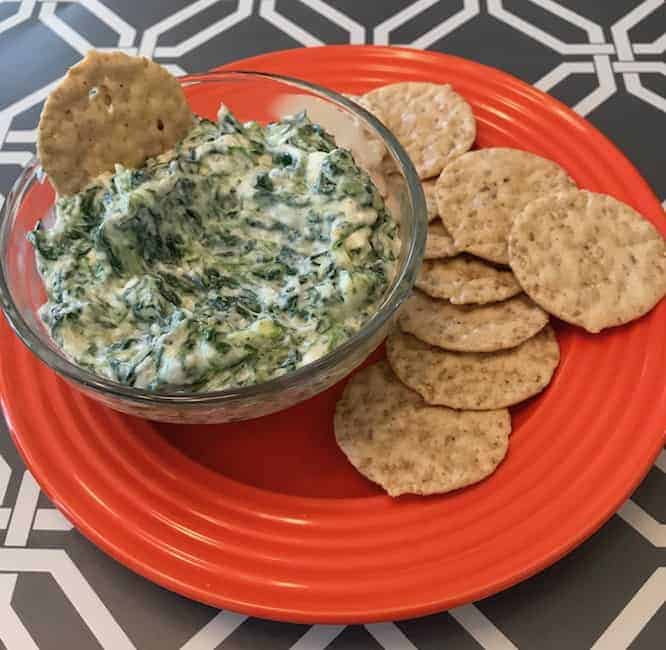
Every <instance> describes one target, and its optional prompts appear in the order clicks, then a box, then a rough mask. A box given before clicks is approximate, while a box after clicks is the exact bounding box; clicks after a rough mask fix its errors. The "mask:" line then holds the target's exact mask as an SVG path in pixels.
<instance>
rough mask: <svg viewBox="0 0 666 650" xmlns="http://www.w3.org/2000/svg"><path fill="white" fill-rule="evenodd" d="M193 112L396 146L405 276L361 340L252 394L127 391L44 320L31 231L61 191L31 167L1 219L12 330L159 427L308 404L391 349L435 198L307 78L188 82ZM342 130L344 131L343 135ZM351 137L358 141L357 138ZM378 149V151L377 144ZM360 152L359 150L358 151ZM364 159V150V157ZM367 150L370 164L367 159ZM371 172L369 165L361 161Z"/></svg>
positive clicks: (362, 117)
mask: <svg viewBox="0 0 666 650" xmlns="http://www.w3.org/2000/svg"><path fill="white" fill-rule="evenodd" d="M180 81H181V83H182V85H183V87H184V90H185V93H186V95H187V97H188V101H189V102H190V105H191V106H192V110H193V111H194V112H195V113H197V114H198V115H202V116H204V117H208V118H210V119H215V116H216V113H217V109H218V106H219V104H220V102H221V101H223V102H224V103H225V104H226V105H227V106H228V107H229V108H230V109H231V110H232V111H233V112H234V113H235V114H236V116H237V117H239V118H240V119H241V120H242V121H246V120H257V121H260V122H267V121H273V120H276V119H279V118H280V117H282V116H283V115H285V114H288V113H293V112H294V108H297V107H298V106H299V104H303V105H307V106H309V107H314V108H313V110H312V111H311V112H314V113H317V114H315V115H314V118H313V121H317V118H318V115H319V116H321V117H322V120H320V121H322V122H326V121H327V120H330V119H331V115H333V118H332V122H331V123H329V124H326V123H325V124H323V126H324V127H325V128H327V129H328V130H329V131H331V132H332V133H333V135H334V136H336V139H338V142H339V143H341V142H342V143H343V144H348V143H349V142H350V141H351V142H352V145H353V141H354V137H353V134H354V131H356V132H358V131H359V129H360V130H364V132H365V133H370V134H372V135H373V136H374V137H375V138H376V139H378V140H379V141H380V142H381V143H383V145H384V146H385V148H386V158H385V161H384V162H385V163H386V161H388V162H389V165H390V167H391V171H392V174H391V182H390V184H388V186H387V187H388V190H387V191H388V198H387V201H389V205H390V208H391V210H392V211H393V214H394V216H395V217H396V218H397V220H398V221H399V224H400V232H401V239H402V251H401V254H400V258H399V262H398V265H397V272H396V275H395V278H394V280H393V282H392V284H391V286H390V287H389V288H388V289H387V291H386V293H385V295H384V296H383V298H382V300H381V301H380V303H379V305H378V309H377V311H376V313H375V314H374V316H372V317H371V318H370V319H369V320H368V321H367V322H366V323H365V325H364V326H363V327H362V328H361V330H360V331H359V332H357V333H356V334H355V335H354V336H352V337H351V338H349V339H348V340H347V341H346V342H344V343H343V344H342V345H340V346H339V347H338V348H336V349H335V350H333V351H332V352H330V353H329V354H327V355H326V356H324V357H321V358H320V359H318V360H316V361H314V362H312V363H310V364H308V365H306V366H303V367H302V368H299V369H297V370H295V371H292V372H289V373H288V374H285V375H283V376H281V377H278V378H275V379H272V380H270V381H266V382H263V383H260V384H256V385H252V386H244V387H239V388H230V389H227V390H223V391H216V392H208V393H184V392H177V393H176V392H171V393H167V392H159V393H157V392H152V391H147V390H143V389H139V388H133V387H131V386H126V385H124V384H119V383H116V382H114V381H111V380H109V379H106V378H104V377H101V376H98V375H96V374H94V373H92V372H90V371H87V370H84V369H82V368H80V367H78V366H77V365H75V364H74V363H72V362H71V361H69V360H68V359H67V358H66V357H65V356H64V354H63V353H62V352H61V351H60V350H59V348H58V347H57V346H56V345H55V343H54V342H53V341H52V340H51V338H50V336H49V334H48V332H47V330H46V328H45V327H44V325H43V324H42V322H41V320H40V319H39V316H38V309H39V307H40V306H41V305H42V304H43V303H44V302H45V300H46V294H45V291H44V287H43V284H42V280H41V278H40V276H39V274H38V272H37V268H36V263H35V255H34V250H33V247H32V245H31V244H30V242H29V241H28V240H27V238H26V235H27V233H28V232H29V231H30V230H31V229H32V228H33V226H34V225H35V222H36V221H37V220H38V219H41V220H45V221H47V223H48V220H49V217H51V218H52V214H53V207H54V200H55V196H54V192H53V190H52V188H51V185H50V183H48V182H46V181H44V178H43V175H42V173H41V168H40V165H39V161H38V160H37V159H36V158H35V159H33V160H31V161H30V163H28V165H26V167H25V168H24V170H23V171H22V173H21V175H20V177H19V178H18V180H17V181H16V183H15V185H14V187H13V188H12V191H11V192H10V193H9V195H8V197H7V200H6V202H5V204H4V206H3V209H2V212H1V213H0V255H1V265H0V267H1V271H0V300H1V301H2V308H3V310H4V312H5V316H6V318H7V320H8V321H9V323H10V325H11V326H12V328H13V329H14V331H15V332H16V334H17V335H18V336H19V337H20V339H21V340H22V341H23V343H25V345H26V346H27V347H28V348H29V349H30V350H31V351H32V352H33V353H34V354H35V355H36V356H37V357H38V358H39V359H40V360H41V361H42V362H43V363H44V364H46V365H47V366H48V367H49V368H51V369H52V370H54V371H55V372H56V373H58V374H59V375H60V376H61V377H62V378H63V379H64V380H65V381H67V382H69V383H70V384H71V385H72V386H74V387H75V388H77V389H78V390H80V391H82V392H83V393H85V394H86V395H88V396H90V397H91V398H93V399H95V400H97V401H99V402H101V403H103V404H105V405H107V406H110V407H111V408H113V409H116V410H118V411H122V412H124V413H129V414H131V415H136V416H140V417H145V418H149V419H153V420H160V421H165V422H179V423H216V422H230V421H238V420H245V419H250V418H255V417H259V416H262V415H267V414H269V413H273V412H275V411H278V410H282V409H285V408H287V407H289V406H292V405H294V404H296V403H297V402H302V401H304V400H307V399H309V398H310V397H313V396H314V395H316V394H317V393H320V392H321V391H323V390H325V389H326V388H328V387H330V386H331V385H333V384H334V383H336V382H337V381H339V380H340V379H342V378H343V377H344V376H345V375H347V374H349V373H350V372H351V371H352V370H354V368H356V367H357V366H358V365H359V364H361V363H362V362H363V360H364V359H366V358H367V357H368V355H369V354H370V353H371V352H373V351H374V350H375V349H376V348H377V347H378V346H379V345H380V343H381V342H382V340H383V339H384V337H385V336H386V333H387V331H388V329H389V327H390V326H391V324H392V321H393V319H394V316H395V314H396V312H397V310H398V308H399V307H400V305H401V304H402V303H403V301H404V300H405V299H406V298H407V297H408V296H409V294H410V292H411V290H412V287H413V284H414V280H415V277H416V273H417V271H418V268H419V266H420V263H421V259H422V257H423V251H424V247H425V239H426V232H427V219H426V216H425V215H426V208H425V199H424V196H423V192H422V190H421V184H420V182H419V179H418V176H417V175H416V172H415V170H414V167H413V166H412V164H411V162H410V160H409V157H408V156H407V154H406V153H405V152H404V150H403V149H402V147H401V146H400V145H399V144H398V142H397V141H396V139H395V138H394V137H393V136H392V135H391V133H390V132H389V131H388V130H387V129H386V128H385V127H384V126H383V125H382V124H381V123H380V122H378V121H377V120H376V119H375V118H374V117H373V116H372V115H370V114H369V113H367V112H366V111H365V110H363V109H362V108H361V107H360V106H358V105H357V104H355V103H354V102H353V101H350V100H349V99H347V98H346V97H344V96H342V95H339V94H338V93H335V92H333V91H331V90H328V89H326V88H321V87H318V86H315V85H312V84H309V83H306V82H303V81H299V80H297V79H291V78H288V77H282V76H278V75H270V74H264V73H255V72H210V73H205V74H199V75H190V76H186V77H182V78H181V79H180ZM336 131H337V133H336ZM350 136H351V140H350ZM375 144H377V143H375ZM350 148H352V151H354V147H353V146H351V145H350ZM354 153H355V155H356V156H357V159H358V155H359V152H354ZM363 155H364V154H363V152H360V156H361V157H363ZM359 164H361V166H363V161H362V160H361V161H359Z"/></svg>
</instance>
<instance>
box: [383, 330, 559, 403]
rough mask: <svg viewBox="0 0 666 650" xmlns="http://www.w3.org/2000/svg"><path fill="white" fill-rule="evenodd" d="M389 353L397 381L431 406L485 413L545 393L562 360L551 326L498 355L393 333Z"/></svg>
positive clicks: (389, 340)
mask: <svg viewBox="0 0 666 650" xmlns="http://www.w3.org/2000/svg"><path fill="white" fill-rule="evenodd" d="M386 353H387V357H388V360H389V363H390V364H391V367H392V368H393V371H394V372H395V374H396V375H397V376H398V378H399V379H400V380H401V381H402V382H404V383H405V384H406V385H407V386H408V387H409V388H412V389H413V390H415V391H417V392H418V393H419V394H420V395H421V396H422V397H423V399H425V401H426V402H428V403H429V404H440V405H443V406H449V407H451V408H456V409H470V410H481V411H482V410H487V409H497V408H503V407H506V406H511V405H512V404H517V403H518V402H522V401H523V400H526V399H527V398H529V397H532V396H533V395H536V394H537V393H539V392H541V391H542V390H543V389H544V388H545V387H546V386H547V385H548V384H549V383H550V380H551V377H552V376H553V372H554V371H555V368H556V367H557V364H558V363H559V360H560V350H559V346H558V344H557V339H556V338H555V333H554V332H553V329H552V328H551V327H550V326H549V325H546V327H544V328H543V329H542V330H541V332H539V333H538V334H537V335H536V336H534V337H533V338H531V339H528V340H527V341H525V342H524V343H521V344H520V345H519V346H517V347H515V348H511V349H510V350H501V351H499V352H450V351H449V350H442V349H441V348H438V347H434V346H432V345H428V344H427V343H423V341H419V339H417V338H416V337H414V336H412V335H411V334H404V333H402V332H394V333H392V334H391V335H390V336H389V338H388V340H387V344H386Z"/></svg>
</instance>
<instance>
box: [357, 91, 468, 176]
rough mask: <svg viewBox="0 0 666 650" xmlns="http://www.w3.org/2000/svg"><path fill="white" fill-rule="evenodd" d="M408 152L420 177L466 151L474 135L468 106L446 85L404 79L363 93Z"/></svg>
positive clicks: (436, 172)
mask: <svg viewBox="0 0 666 650" xmlns="http://www.w3.org/2000/svg"><path fill="white" fill-rule="evenodd" d="M365 97H366V98H367V99H368V100H369V101H370V103H371V105H373V106H376V107H377V108H378V109H379V110H380V111H381V112H382V113H383V115H384V117H385V121H384V123H385V124H386V126H387V127H388V128H389V129H390V130H391V131H392V132H393V134H394V135H395V137H396V138H397V139H398V140H399V141H400V143H401V144H402V145H403V147H404V148H405V150H406V151H407V153H408V154H409V156H410V158H411V159H412V162H413V163H414V167H415V168H416V171H417V173H418V175H419V177H420V178H432V177H433V176H436V175H437V174H439V173H440V172H441V171H442V169H443V168H444V166H445V165H446V164H448V163H449V162H450V161H451V160H453V159H454V158H456V157H458V156H460V155H461V154H463V153H465V152H466V151H468V150H469V148H470V147H471V146H472V144H473V143H474V138H475V137H476V120H475V119H474V114H473V113H472V108H471V106H470V105H469V104H468V103H467V102H466V101H465V99H464V98H463V97H461V96H460V95H459V94H458V93H456V92H455V91H454V90H453V88H451V86H450V85H449V84H434V83H426V82H416V81H405V82H399V83H395V84H390V85H388V86H382V87H380V88H376V89H375V90H371V91H370V92H369V93H366V94H365Z"/></svg>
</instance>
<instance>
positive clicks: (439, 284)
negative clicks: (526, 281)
mask: <svg viewBox="0 0 666 650" xmlns="http://www.w3.org/2000/svg"><path fill="white" fill-rule="evenodd" d="M416 286H417V288H419V289H421V291H425V293H427V294H428V295H430V296H432V297H433V298H444V299H446V300H450V301H451V302H452V303H453V304H454V305H464V304H469V303H474V304H479V305H483V304H485V303H488V302H496V301H498V300H506V299H507V298H511V297H512V296H516V295H518V294H519V293H520V292H521V291H522V290H521V288H520V285H519V284H518V281H517V280H516V278H515V276H514V275H513V273H512V272H511V271H509V270H506V271H504V270H500V269H496V268H495V267H494V266H491V265H490V264H486V262H484V261H482V260H478V259H475V258H474V257H471V256H469V255H458V256H456V257H453V258H451V259H448V260H425V261H424V262H423V265H422V266H421V271H420V272H419V275H418V277H417V278H416Z"/></svg>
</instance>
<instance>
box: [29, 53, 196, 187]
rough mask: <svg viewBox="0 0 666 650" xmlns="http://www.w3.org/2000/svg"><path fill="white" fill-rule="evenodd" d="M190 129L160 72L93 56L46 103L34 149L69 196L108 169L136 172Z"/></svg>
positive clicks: (128, 59) (115, 56) (142, 62)
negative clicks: (127, 169)
mask: <svg viewBox="0 0 666 650" xmlns="http://www.w3.org/2000/svg"><path fill="white" fill-rule="evenodd" d="M191 125H192V114H191V112H190V109H189V106H188V104H187V100H186V99H185V95H184V94H183V90H182V88H181V87H180V84H179V83H178V81H177V80H176V79H175V78H174V77H173V76H172V75H171V74H169V72H167V70H165V69H164V68H163V67H162V66H160V65H158V64H157V63H153V62H152V61H150V60H148V59H146V58H143V57H132V56H128V55H126V54H123V53H121V52H97V51H95V50H93V51H91V52H89V53H88V54H87V55H86V57H85V58H84V59H83V61H81V62H80V63H78V64H77V65H75V66H73V67H72V68H70V70H69V72H68V73H67V75H66V76H65V78H64V79H63V80H62V81H61V82H60V84H59V85H58V86H57V87H56V89H55V90H54V91H53V92H52V93H51V94H50V95H49V97H48V99H47V100H46V104H45V105H44V110H43V111H42V115H41V117H40V120H39V127H38V141H37V147H38V151H39V157H40V160H41V163H42V166H43V168H44V170H45V171H46V173H47V175H48V176H49V178H50V179H51V183H52V184H53V186H54V187H55V188H56V190H57V191H58V193H59V194H60V195H71V194H74V193H76V192H78V191H80V190H82V189H83V188H84V187H85V186H86V185H88V183H90V181H92V180H93V179H94V178H95V177H97V176H98V175H99V174H101V173H103V172H110V171H113V169H114V165H115V164H116V163H118V164H121V165H123V166H125V167H140V166H141V165H142V164H143V163H144V161H145V160H146V158H149V157H151V156H156V155H157V154H160V153H162V152H164V151H166V150H168V149H170V148H171V147H173V145H174V144H175V143H176V142H177V141H178V140H179V139H180V138H182V137H183V136H184V135H185V133H186V132H187V130H188V129H189V127H190V126H191Z"/></svg>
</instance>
